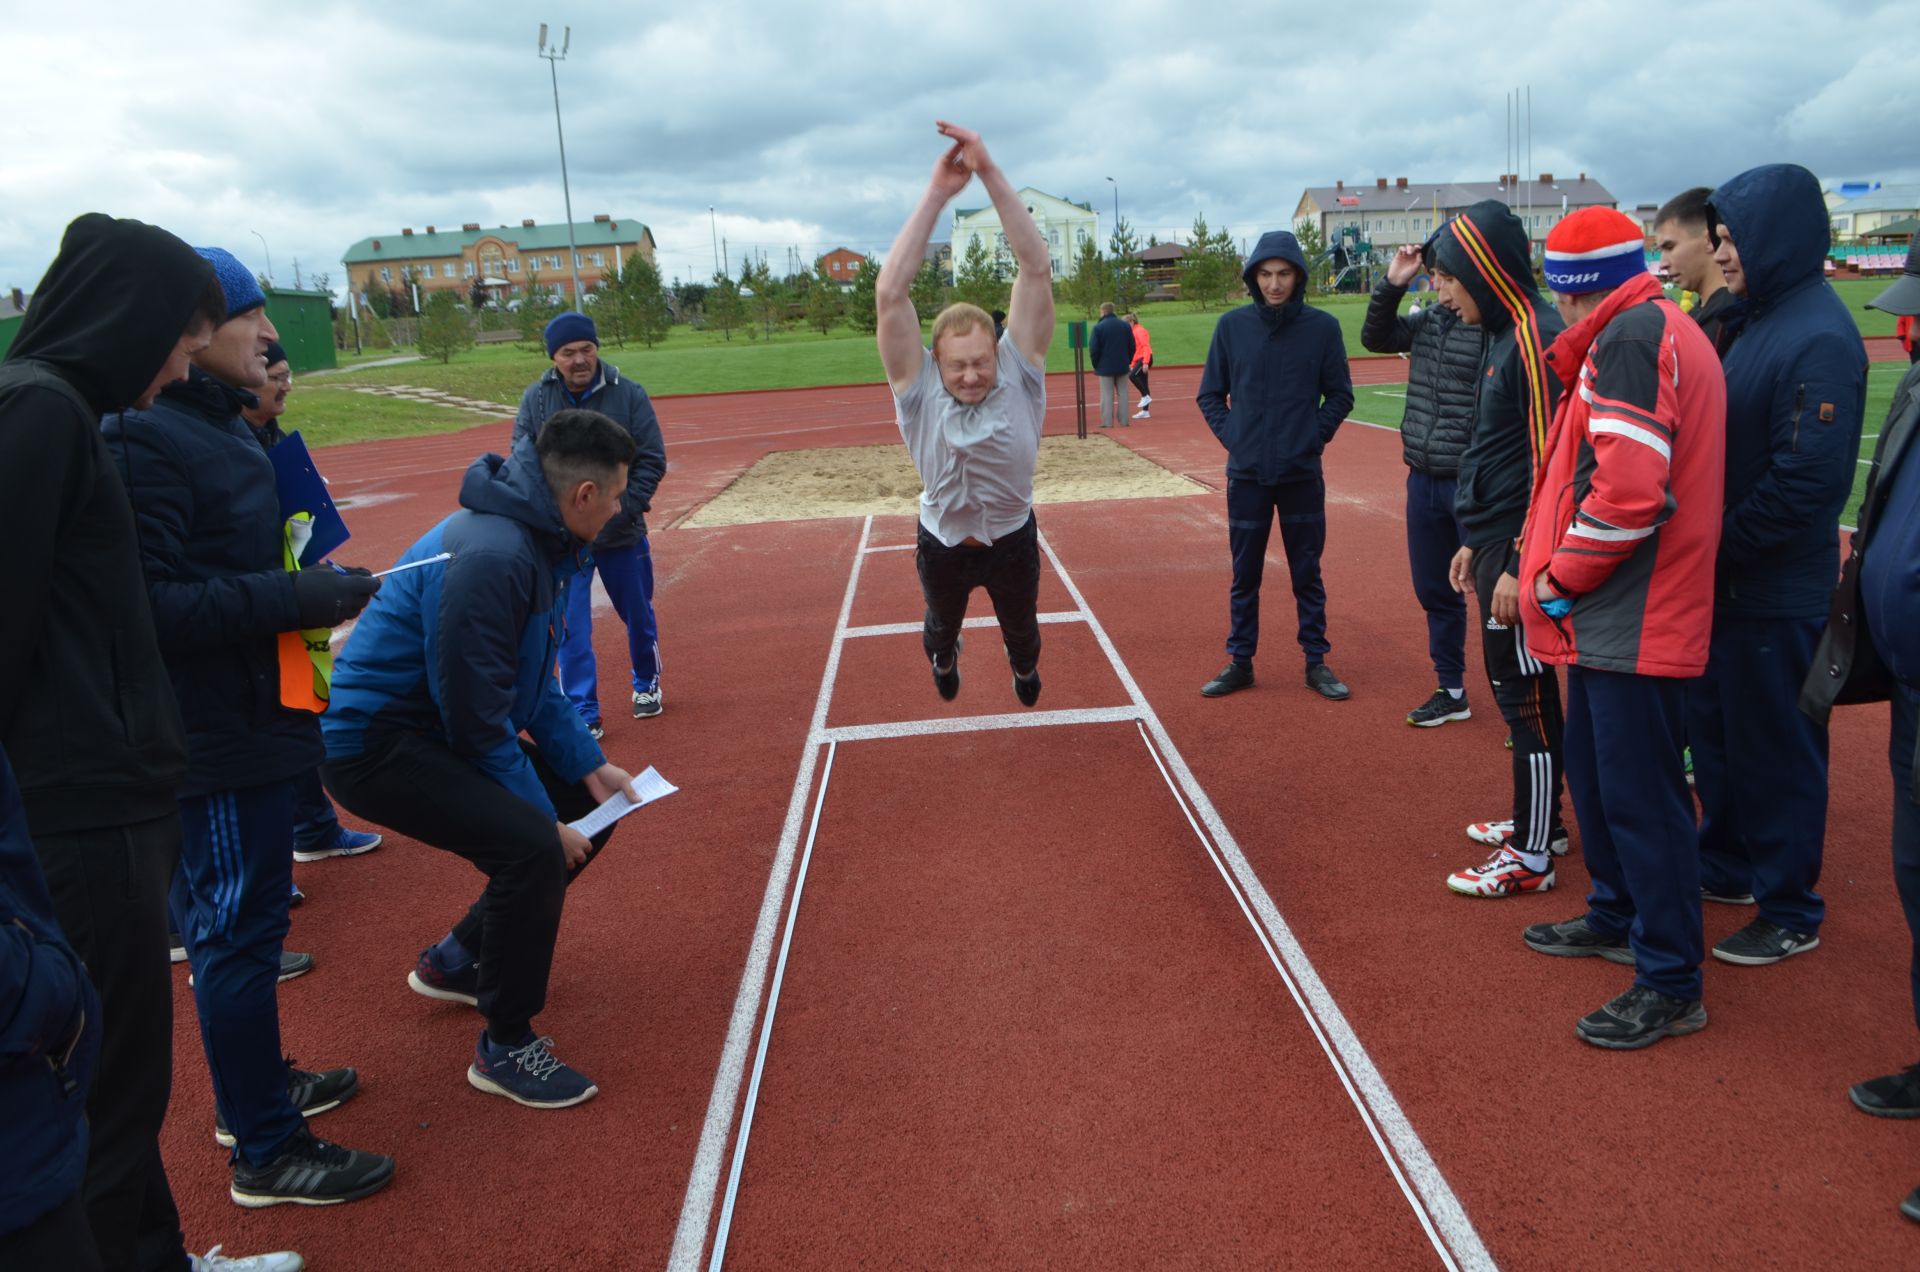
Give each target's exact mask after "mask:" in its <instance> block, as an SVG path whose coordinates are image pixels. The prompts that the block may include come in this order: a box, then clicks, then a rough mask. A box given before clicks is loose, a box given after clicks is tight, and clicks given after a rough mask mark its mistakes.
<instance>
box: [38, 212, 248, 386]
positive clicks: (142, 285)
mask: <svg viewBox="0 0 1920 1272" xmlns="http://www.w3.org/2000/svg"><path fill="white" fill-rule="evenodd" d="M212 279H213V266H212V265H210V264H208V263H207V262H206V261H205V260H203V259H202V258H201V256H200V254H199V253H197V252H195V251H194V250H193V249H192V248H191V247H188V246H187V245H186V244H185V243H183V242H181V241H180V240H179V239H177V238H175V237H174V236H173V235H171V234H169V233H167V232H166V231H165V230H163V229H160V228H159V227H157V226H152V225H145V224H142V223H141V222H139V221H127V220H115V219H114V218H112V217H110V216H105V215H103V214H101V213H99V212H89V213H87V214H86V215H85V216H82V217H79V218H77V219H76V220H75V221H74V222H73V223H72V224H71V225H69V226H67V232H66V235H65V237H63V238H62V239H61V240H60V254H59V255H58V256H56V257H54V258H53V264H52V265H50V266H48V267H47V272H46V276H45V277H43V278H42V279H41V280H40V285H39V286H38V287H36V288H35V289H34V293H33V302H32V303H31V304H30V305H29V306H28V307H27V316H26V319H25V320H24V321H23V322H22V323H21V324H20V331H19V334H18V335H16V336H15V337H14V341H13V347H12V348H11V349H9V350H8V351H7V358H8V359H9V360H11V359H14V358H31V359H33V360H34V361H36V362H42V363H45V364H46V365H48V366H49V367H51V368H53V369H54V371H55V372H56V373H57V374H58V375H59V376H60V377H61V378H62V379H64V380H65V381H67V383H69V384H71V385H73V386H74V388H76V389H78V390H79V391H80V395H81V396H82V397H84V398H86V399H87V404H88V405H89V406H91V407H92V408H93V409H94V410H95V411H96V412H98V413H99V414H101V415H110V414H112V413H113V412H115V411H123V410H125V409H126V408H127V407H129V406H132V405H133V404H134V402H135V401H136V400H138V399H139V397H140V395H141V394H142V393H143V392H145V391H146V388H147V386H148V385H149V384H151V383H153V377H154V376H156V375H158V374H159V372H160V368H161V367H162V366H164V365H166V361H167V357H168V355H169V354H171V353H172V352H173V347H174V345H175V344H176V343H177V342H178V341H179V339H180V333H181V332H183V331H185V330H186V326H187V320H188V319H189V318H190V317H192V316H193V311H194V309H195V308H196V307H198V305H199V303H200V298H201V297H202V296H204V295H205V294H206V290H207V284H208V283H209V282H210V281H212Z"/></svg>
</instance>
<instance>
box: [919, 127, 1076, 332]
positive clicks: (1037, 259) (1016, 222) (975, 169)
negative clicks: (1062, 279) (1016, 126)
mask: <svg viewBox="0 0 1920 1272" xmlns="http://www.w3.org/2000/svg"><path fill="white" fill-rule="evenodd" d="M940 132H941V135H943V136H946V137H951V138H953V140H954V142H955V144H956V147H957V148H958V150H959V154H960V162H961V163H962V164H964V165H965V166H966V168H967V170H968V171H969V172H971V173H972V174H973V175H975V176H977V177H979V178H980V183H981V184H982V185H984V186H986V187H987V196H988V197H989V198H991V199H992V200H993V210H994V211H995V212H998V213H999V214H1000V232H1001V233H1002V234H1004V235H1006V236H1007V246H1008V247H1009V248H1011V249H1013V259H1014V263H1015V264H1016V265H1018V266H1019V267H1020V273H1019V275H1018V276H1017V277H1016V278H1015V279H1014V280H1013V299H1012V300H1010V301H1008V302H1007V334H1008V335H1009V336H1011V337H1013V343H1014V344H1015V346H1017V347H1018V348H1019V350H1020V352H1021V353H1022V354H1024V355H1025V356H1026V359H1027V361H1029V362H1031V363H1033V364H1034V365H1035V366H1039V367H1045V366H1046V365H1047V346H1048V345H1050V344H1052V343H1053V262H1052V260H1051V258H1049V257H1048V255H1047V240H1046V239H1045V238H1043V237H1042V236H1041V234H1040V227H1039V226H1037V225H1035V224H1034V223H1033V214H1032V213H1031V212H1029V211H1027V208H1026V205H1025V204H1024V203H1022V202H1020V196H1019V195H1018V194H1017V193H1016V192H1015V191H1014V188H1013V185H1012V183H1010V182H1009V181H1008V180H1007V174H1006V173H1004V172H1002V171H1000V165H998V164H996V163H995V162H994V161H993V156H991V155H989V154H988V153H987V147H986V145H985V144H984V143H983V142H981V140H980V134H979V133H977V132H974V131H973V130H972V129H970V128H962V127H960V126H959V125H958V124H950V123H948V122H947V121H946V120H944V119H943V120H941V121H940Z"/></svg>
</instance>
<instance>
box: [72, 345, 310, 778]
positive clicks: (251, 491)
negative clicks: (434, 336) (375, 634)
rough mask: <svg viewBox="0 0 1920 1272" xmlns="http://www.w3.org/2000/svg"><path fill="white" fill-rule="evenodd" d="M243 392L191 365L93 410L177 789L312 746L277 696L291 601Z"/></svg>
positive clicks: (259, 767)
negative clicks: (161, 670) (130, 536)
mask: <svg viewBox="0 0 1920 1272" xmlns="http://www.w3.org/2000/svg"><path fill="white" fill-rule="evenodd" d="M248 401H251V399H250V398H243V397H242V396H241V395H240V393H239V392H238V391H237V390H235V389H232V388H229V387H228V386H226V385H225V384H222V383H221V382H220V381H218V380H216V379H214V378H213V377H212V376H210V375H208V374H206V372H204V371H201V370H199V369H197V368H196V369H195V370H194V371H193V372H192V374H191V375H190V376H189V378H188V379H187V381H186V382H185V383H184V384H176V385H173V386H171V387H170V388H168V389H167V390H166V391H165V392H164V393H162V394H161V395H160V398H159V400H158V401H156V402H155V403H154V404H153V406H152V407H151V408H150V409H148V410H145V411H127V412H125V413H123V414H119V415H109V416H108V417H107V418H106V419H105V421H104V422H103V424H102V428H103V430H104V432H105V434H106V439H107V449H108V451H109V452H111V453H112V455H113V458H114V462H115V463H116V464H118V465H119V468H120V477H121V480H122V481H124V482H125V483H126V487H127V497H128V498H129V499H130V500H131V501H132V503H133V511H134V522H135V524H136V525H137V526H138V528H139V532H140V560H141V564H142V566H143V567H144V568H145V571H146V578H147V595H148V597H149V598H150V599H151V601H152V603H153V621H154V630H155V634H156V635H157V636H158V638H159V642H160V656H161V658H162V659H163V660H164V661H165V662H166V664H167V674H168V676H169V677H170V678H171V679H172V681H173V691H174V696H175V697H176V698H178V699H179V701H180V714H181V716H182V718H183V719H184V720H185V722H186V726H187V754H188V767H189V771H188V774H187V778H186V780H185V781H184V782H183V783H182V784H181V786H180V788H179V795H180V798H182V799H187V798H191V797H194V796H199V795H206V794H209V793H211V792H213V791H224V790H234V789H238V788H242V787H248V786H259V785H262V784H264V783H267V782H277V781H282V780H284V779H286V778H290V777H295V776H297V775H299V774H301V773H304V772H306V771H308V770H310V769H312V768H313V767H314V766H315V765H316V764H318V763H319V762H320V759H321V756H322V755H323V754H324V753H323V751H322V749H321V746H320V731H319V729H318V727H317V726H316V725H315V724H314V716H313V714H312V713H311V712H308V711H296V710H293V709H291V708H288V707H284V706H282V705H280V658H279V645H278V640H279V635H280V633H281V632H290V631H298V630H299V628H300V621H299V610H298V607H297V606H296V605H295V603H294V598H293V575H292V574H291V573H289V572H288V571H287V568H286V562H285V546H284V537H283V536H284V531H283V529H282V525H281V521H280V498H279V496H278V494H276V493H275V489H274V482H273V463H272V461H270V460H269V459H268V458H267V456H266V452H265V451H263V450H261V449H260V443H259V442H258V441H256V440H255V438H254V435H253V431H252V430H251V429H249V428H248V427H247V422H246V421H245V420H244V419H242V418H240V408H241V406H242V405H244V404H245V403H246V402H248Z"/></svg>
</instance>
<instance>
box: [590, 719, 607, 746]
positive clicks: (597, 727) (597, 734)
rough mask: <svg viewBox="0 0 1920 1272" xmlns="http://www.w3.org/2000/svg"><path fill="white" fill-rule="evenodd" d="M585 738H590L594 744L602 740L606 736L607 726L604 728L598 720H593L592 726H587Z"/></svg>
mask: <svg viewBox="0 0 1920 1272" xmlns="http://www.w3.org/2000/svg"><path fill="white" fill-rule="evenodd" d="M587 736H588V737H590V738H592V739H593V740H594V741H595V742H598V741H599V740H600V739H601V738H604V737H606V736H607V726H605V725H604V724H601V723H600V722H599V721H598V720H595V721H594V722H593V723H592V724H590V725H588V726H587Z"/></svg>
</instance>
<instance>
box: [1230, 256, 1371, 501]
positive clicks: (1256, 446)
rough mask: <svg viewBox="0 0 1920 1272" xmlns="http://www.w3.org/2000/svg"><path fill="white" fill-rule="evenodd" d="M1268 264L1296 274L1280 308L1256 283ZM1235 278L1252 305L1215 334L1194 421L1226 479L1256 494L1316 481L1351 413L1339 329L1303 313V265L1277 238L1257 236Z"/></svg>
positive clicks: (1330, 320)
mask: <svg viewBox="0 0 1920 1272" xmlns="http://www.w3.org/2000/svg"><path fill="white" fill-rule="evenodd" d="M1276 259H1278V260H1283V261H1290V262H1292V264H1293V266H1294V268H1296V269H1298V270H1299V271H1300V284H1299V286H1298V287H1296V288H1294V292H1293V296H1292V297H1291V298H1290V299H1288V301H1287V302H1286V303H1285V304H1283V305H1269V304H1267V303H1266V301H1264V300H1262V299H1261V298H1260V288H1259V286H1258V285H1257V284H1255V282H1254V271H1255V270H1256V269H1257V268H1258V267H1259V265H1260V262H1261V261H1269V260H1276ZM1240 277H1241V278H1242V279H1244V280H1245V281H1246V284H1247V292H1248V294H1249V295H1251V296H1252V297H1253V304H1251V305H1247V306H1244V307H1243V308H1240V309H1235V310H1232V311H1230V312H1228V313H1226V314H1222V315H1221V317H1220V321H1219V323H1218V324H1216V325H1215V326H1214V329H1213V344H1212V346H1211V347H1210V348H1209V349H1208V350H1207V366H1206V370H1205V371H1203V372H1202V373H1201V376H1200V392H1199V395H1198V399H1197V400H1198V401H1199V403H1200V413H1201V414H1202V415H1204V416H1206V419H1207V427H1208V428H1210V429H1212V430H1213V435H1214V436H1215V437H1217V438H1219V439H1220V444H1221V445H1223V446H1225V447H1226V448H1227V476H1229V477H1239V478H1242V479H1244V480H1247V481H1255V482H1258V483H1260V484H1261V485H1263V486H1277V485H1280V484H1281V483H1283V482H1292V481H1305V480H1310V479H1313V478H1316V477H1318V476H1319V475H1320V452H1321V451H1322V450H1324V449H1326V445H1327V443H1328V442H1330V441H1332V440H1333V434H1334V430H1336V429H1338V428H1339V427H1340V421H1342V420H1344V419H1346V418H1347V412H1348V411H1350V410H1352V409H1353V376H1352V374H1351V373H1350V372H1349V371H1348V369H1347V348H1346V342H1345V340H1344V339H1343V338H1342V337H1341V334H1340V322H1339V320H1338V319H1337V318H1335V317H1334V316H1333V315H1332V314H1329V313H1326V312H1324V311H1323V310H1319V309H1314V308H1313V307H1311V306H1310V305H1308V304H1307V303H1306V292H1307V258H1306V257H1305V256H1304V255H1303V254H1302V253H1301V251H1300V244H1299V242H1298V241H1297V240H1295V239H1294V237H1293V235H1291V234H1289V233H1287V232H1286V231H1285V230H1270V231H1268V232H1267V233H1265V234H1262V235H1261V236H1260V241H1259V243H1257V244H1255V245H1254V249H1253V251H1252V252H1251V253H1250V254H1248V256H1247V264H1246V268H1245V269H1243V270H1242V271H1241V273H1240Z"/></svg>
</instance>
